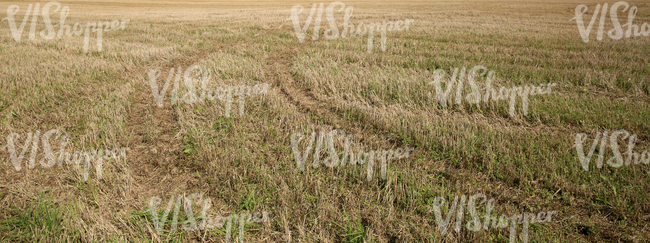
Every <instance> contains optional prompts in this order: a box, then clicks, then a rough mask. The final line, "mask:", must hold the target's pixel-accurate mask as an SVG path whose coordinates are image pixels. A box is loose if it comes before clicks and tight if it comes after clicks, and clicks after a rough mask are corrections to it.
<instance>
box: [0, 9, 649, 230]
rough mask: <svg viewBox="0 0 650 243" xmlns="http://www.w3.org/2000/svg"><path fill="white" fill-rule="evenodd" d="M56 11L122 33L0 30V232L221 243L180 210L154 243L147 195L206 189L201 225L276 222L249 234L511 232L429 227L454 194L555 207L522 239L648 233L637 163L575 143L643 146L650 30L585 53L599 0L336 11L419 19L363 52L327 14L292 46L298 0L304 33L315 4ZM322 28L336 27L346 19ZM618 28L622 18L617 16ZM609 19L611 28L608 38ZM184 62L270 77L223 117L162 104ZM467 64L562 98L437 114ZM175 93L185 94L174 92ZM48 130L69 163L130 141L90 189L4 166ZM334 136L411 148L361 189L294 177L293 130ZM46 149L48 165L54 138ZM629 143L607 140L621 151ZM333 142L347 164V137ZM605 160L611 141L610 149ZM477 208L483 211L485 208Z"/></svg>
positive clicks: (642, 168) (326, 173)
mask: <svg viewBox="0 0 650 243" xmlns="http://www.w3.org/2000/svg"><path fill="white" fill-rule="evenodd" d="M30 3H33V2H28V1H19V2H18V1H16V2H0V10H2V11H0V18H5V17H6V16H7V13H6V12H5V11H4V10H5V9H7V8H8V7H9V5H14V4H15V5H18V6H20V11H19V13H18V15H17V18H16V19H17V22H18V24H20V21H22V17H23V16H24V13H25V9H26V8H27V6H28V4H30ZM45 3H46V2H42V3H41V4H42V5H44V4H45ZM61 3H62V5H63V6H69V8H70V14H69V15H68V19H67V20H66V21H67V22H69V23H70V25H72V24H73V23H74V22H83V23H85V22H89V21H90V22H96V21H100V20H102V21H111V20H121V19H130V22H129V23H128V24H127V25H126V28H125V29H124V30H116V31H108V32H105V33H104V36H103V50H102V51H101V52H99V51H97V47H96V45H95V44H94V41H95V35H94V34H92V35H91V37H92V38H91V39H90V43H91V44H90V47H89V52H88V53H84V52H83V37H74V36H73V37H66V36H64V37H63V38H61V39H57V38H55V39H53V40H45V39H43V38H41V37H40V36H37V37H36V38H35V39H34V40H32V41H30V40H29V38H28V32H29V29H30V23H31V22H30V21H26V22H29V23H27V24H26V26H25V30H24V33H23V35H22V38H23V41H21V42H20V43H17V42H16V41H15V40H14V39H13V38H12V34H11V31H10V27H9V23H8V21H7V20H4V21H0V87H1V88H0V121H1V122H0V137H1V138H0V146H4V149H0V241H4V242H16V241H24V242H34V241H40V242H52V241H56V242H105V241H109V242H152V241H154V242H168V241H173V242H192V241H199V242H201V241H207V242H225V241H226V238H227V237H226V234H227V233H226V231H225V228H221V229H219V228H214V229H211V230H200V231H199V230H197V231H193V232H188V231H186V230H182V228H181V223H182V222H183V221H185V220H186V213H185V212H181V213H180V216H179V217H180V218H179V225H178V228H179V230H176V231H175V232H172V230H171V227H170V224H169V222H168V224H166V225H165V227H164V231H163V233H162V234H158V233H156V230H155V228H154V226H153V225H152V218H151V215H150V213H149V212H150V210H149V201H150V199H151V198H152V197H159V198H161V199H162V203H161V206H159V208H158V209H157V210H158V211H160V212H161V214H162V211H164V210H163V209H162V208H163V207H166V205H167V202H168V200H169V198H171V197H172V196H177V195H186V196H189V195H190V194H194V193H199V194H201V195H202V196H203V198H210V199H211V200H212V208H211V209H210V212H211V213H212V214H214V215H228V214H237V213H245V212H261V211H268V212H272V214H271V215H270V217H269V220H268V222H263V223H251V224H247V225H246V228H245V239H246V241H249V242H364V241H365V242H508V241H509V237H510V232H509V230H508V229H488V230H480V231H478V232H472V231H469V230H467V229H466V227H465V222H468V221H469V220H470V216H469V214H467V215H465V216H464V217H465V220H464V221H463V227H462V229H461V230H460V231H458V232H457V231H454V230H453V227H454V226H455V223H456V221H455V219H456V217H455V215H456V214H454V215H453V216H452V220H451V221H450V224H449V225H450V226H449V227H450V228H451V229H449V231H450V232H447V234H444V235H443V234H442V233H441V230H439V228H438V224H437V223H436V217H435V215H434V199H435V198H436V197H443V198H445V199H446V200H447V202H448V203H447V204H445V205H444V206H443V207H442V208H443V210H442V211H443V215H444V216H446V215H447V211H448V208H449V207H448V205H449V203H451V201H453V198H454V197H455V196H458V197H459V198H460V197H461V195H466V196H467V197H469V196H471V195H474V194H477V193H483V194H485V195H486V196H487V198H488V199H490V198H494V199H495V202H496V203H495V206H494V210H493V211H494V213H493V215H495V216H496V215H497V214H498V215H501V214H504V215H513V214H521V213H524V212H526V213H531V212H532V213H537V212H548V211H556V212H557V215H555V216H553V220H552V222H547V223H537V224H532V225H531V226H530V229H529V233H528V241H529V242H648V239H649V237H650V227H649V222H650V203H648V200H649V199H650V198H649V196H650V190H648V188H649V185H650V183H649V182H650V179H649V176H650V165H645V164H642V163H641V164H639V165H634V164H632V165H629V166H628V165H623V166H622V167H620V168H613V167H611V166H609V165H605V166H604V167H603V168H601V169H597V168H595V166H594V165H593V163H592V164H591V169H590V170H589V171H585V170H583V168H582V167H581V165H580V162H579V161H578V156H577V152H576V149H575V148H572V147H573V146H574V140H575V136H576V134H577V133H586V134H588V136H589V138H588V139H587V142H585V147H587V148H586V149H588V148H589V147H590V146H591V141H592V140H593V137H594V136H595V134H597V133H598V132H601V133H602V132H605V131H608V132H609V133H610V134H611V133H612V132H614V131H616V130H618V129H625V130H627V131H629V132H630V134H637V136H638V141H637V144H636V145H635V147H634V151H636V152H638V153H641V152H642V151H644V150H648V149H650V106H649V103H650V98H649V95H650V80H649V79H650V78H649V77H650V62H649V59H650V55H649V54H650V37H644V36H640V37H631V38H622V39H620V40H613V39H611V38H609V37H607V34H606V33H605V37H604V38H603V40H602V41H597V40H596V31H597V29H598V20H597V21H596V23H595V24H594V27H593V30H592V33H591V37H590V38H591V39H590V41H589V43H585V42H583V41H582V39H581V38H580V34H579V31H578V28H577V25H576V22H575V21H569V20H570V19H571V18H573V17H574V15H575V14H574V12H575V8H576V6H578V5H580V4H585V5H587V6H588V7H589V11H588V12H587V14H586V15H585V17H584V19H585V22H586V23H585V25H586V24H588V22H589V20H590V19H591V15H592V14H593V9H594V8H595V6H596V3H597V2H596V1H573V0H571V1H555V2H552V3H551V2H550V1H538V2H533V1H514V0H513V1H462V2H452V1H436V0H434V1H363V2H361V1H354V2H344V3H345V6H346V7H349V6H352V7H353V8H354V14H353V17H352V18H351V20H350V23H352V24H355V25H357V24H358V23H359V22H364V23H370V22H383V21H396V20H405V19H413V20H414V22H413V23H411V25H410V28H409V30H402V31H393V32H388V35H387V43H386V45H387V47H386V50H385V51H382V50H381V46H380V44H379V39H380V36H378V35H375V39H374V46H373V51H372V53H368V52H367V51H366V50H367V43H368V38H367V36H366V37H347V38H339V39H331V40H330V39H326V38H324V37H323V35H324V32H323V31H325V30H326V29H327V27H328V22H327V21H326V18H325V16H323V20H322V21H323V22H322V23H321V25H322V27H321V30H320V38H319V39H318V40H312V38H311V37H312V34H313V31H314V30H313V25H314V23H313V21H312V25H311V26H310V27H309V29H308V31H307V35H306V38H305V42H304V43H300V42H299V41H298V38H296V35H295V31H294V27H293V24H292V22H291V20H288V19H289V18H290V17H291V8H292V7H293V6H294V5H296V4H301V5H303V6H304V7H305V10H304V11H303V14H302V15H301V16H300V24H301V26H302V25H303V24H304V23H305V19H306V18H307V14H308V13H309V11H310V9H311V3H312V2H289V1H284V2H275V1H263V2H253V1H195V2H184V1H141V0H135V1H123V0H119V1H62V2H61ZM323 3H324V4H325V8H327V6H328V4H329V2H323ZM598 3H601V2H600V1H599V2H598ZM613 3H614V2H610V3H609V4H610V5H611V4H613ZM629 3H630V5H632V6H637V7H638V14H637V16H636V18H635V20H634V23H635V24H637V25H639V26H641V24H642V23H644V22H650V4H647V3H644V2H641V1H636V2H629ZM621 9H622V8H621ZM335 10H336V9H335ZM52 16H53V20H52V21H53V22H54V23H58V21H59V14H58V13H56V14H53V15H52ZM335 16H336V18H337V23H338V24H341V23H342V18H343V13H336V15H335ZM619 19H620V21H621V22H622V23H626V22H627V13H624V14H623V13H620V12H619ZM611 25H612V23H611V21H609V16H608V20H607V21H606V24H605V32H607V31H609V30H610V29H611ZM43 28H44V24H43V20H42V19H41V18H39V22H38V24H37V26H36V29H37V31H40V30H42V29H43ZM56 30H57V31H58V28H56ZM37 35H38V33H37ZM192 65H199V66H201V67H202V68H204V69H209V70H211V72H212V74H213V76H212V79H211V82H210V83H209V84H208V86H210V87H212V88H213V89H214V88H216V87H221V86H227V85H235V86H236V85H256V84H263V83H268V84H271V86H270V87H269V89H268V92H267V93H266V94H264V95H257V96H250V97H246V100H245V107H244V115H243V116H241V115H240V113H239V111H238V109H239V103H238V102H239V100H238V98H235V99H234V102H233V103H232V107H231V110H232V112H231V114H230V117H226V116H225V112H224V109H225V107H226V103H225V102H222V101H219V100H214V101H203V102H196V103H194V104H187V103H182V102H181V103H178V104H171V103H170V99H171V97H170V96H171V94H170V93H171V91H168V92H167V94H166V95H165V99H164V102H163V105H162V107H159V106H157V105H156V102H155V100H154V96H153V95H152V90H151V87H150V84H149V81H150V79H149V73H150V71H151V70H154V69H160V70H161V73H162V74H161V75H160V78H158V86H159V87H158V88H159V89H162V86H163V83H164V80H165V79H166V78H167V75H168V73H169V70H170V69H171V68H178V67H181V68H182V69H183V70H185V69H186V68H188V67H190V66H192ZM477 65H483V66H485V67H486V68H487V69H488V70H493V71H495V73H496V79H495V81H494V84H493V85H494V86H497V87H513V86H523V85H539V84H546V83H557V86H556V87H553V90H552V93H550V94H546V95H537V96H534V97H531V98H530V102H529V109H528V114H527V115H524V114H523V113H522V111H521V109H520V108H521V101H519V100H518V101H517V103H516V112H517V114H516V115H515V116H510V115H509V114H508V108H509V107H508V102H507V101H499V102H488V103H479V105H471V104H469V103H467V102H466V101H463V103H462V104H461V105H456V104H455V103H454V100H453V99H450V101H449V102H448V103H449V104H448V106H447V107H443V106H441V105H440V104H439V103H438V100H437V96H436V91H435V89H434V86H433V85H428V84H429V83H430V82H431V81H433V77H434V71H435V70H436V69H444V70H447V72H448V73H449V72H450V71H451V70H452V69H454V68H459V69H462V68H463V67H465V68H466V69H468V70H469V69H471V68H472V67H474V66H477ZM478 83H479V86H481V87H483V85H484V83H485V81H484V79H480V81H479V82H478ZM195 86H196V87H200V83H199V82H198V81H197V83H196V84H195ZM465 87H466V88H465V89H466V90H470V87H469V86H465ZM172 88H173V87H171V86H170V87H169V90H171V89H172ZM179 90H180V91H179V96H182V95H183V94H185V93H186V91H185V86H184V83H183V82H181V88H180V89H179ZM455 92H456V91H455V88H454V90H453V91H452V92H451V93H455ZM468 92H469V91H465V92H464V93H463V95H466V94H468ZM452 97H453V95H452ZM51 129H57V130H58V131H61V132H62V133H65V134H66V135H67V136H68V138H69V140H70V142H69V144H68V147H67V149H66V151H67V152H70V153H72V152H74V151H87V150H93V149H104V148H109V149H112V148H121V147H129V148H130V149H131V150H129V151H128V152H127V154H126V158H125V159H118V160H109V161H104V163H103V167H102V179H101V180H99V179H97V175H96V174H97V173H96V171H95V170H94V168H92V169H91V170H90V171H91V172H90V175H89V176H88V180H87V181H84V178H83V174H84V173H83V168H82V167H80V166H78V165H66V164H65V163H64V164H63V165H61V166H59V165H55V166H53V167H51V168H46V167H44V166H42V165H40V164H39V161H40V159H41V158H43V157H44V152H43V147H42V146H41V147H40V148H39V150H38V151H37V152H36V153H35V155H36V156H35V158H36V162H35V163H36V166H35V167H34V168H32V169H29V168H28V166H27V163H28V160H29V159H30V156H31V154H32V152H31V148H30V149H27V150H26V151H27V152H26V153H25V158H24V159H23V161H22V163H23V165H22V169H21V170H20V171H17V170H16V169H15V168H14V166H13V165H12V160H11V158H10V153H9V151H8V149H7V148H6V144H8V142H9V141H8V140H9V138H8V137H9V135H10V134H11V133H17V134H19V135H20V137H19V138H18V139H17V142H15V143H16V144H17V145H16V147H17V149H16V150H17V151H22V149H23V144H24V143H25V139H26V138H27V137H28V135H29V133H36V131H40V132H41V136H42V134H44V133H45V132H46V131H48V130H51ZM332 129H340V130H342V131H343V132H345V134H346V135H347V134H351V135H353V136H354V141H353V142H352V143H351V146H350V150H351V151H359V150H362V151H366V152H367V151H370V150H378V149H379V150H389V149H397V148H404V147H406V146H409V147H414V148H415V150H414V151H412V152H411V153H410V155H409V157H407V158H402V159H397V160H392V161H390V162H389V164H388V168H387V175H388V176H387V178H386V179H385V180H384V179H382V178H381V176H380V171H379V167H378V166H379V165H378V164H377V165H375V171H374V175H373V178H372V180H371V181H367V179H366V173H367V171H366V166H365V165H357V166H350V165H347V166H345V167H341V166H339V167H334V168H328V167H326V166H324V165H323V164H321V165H320V166H319V167H318V168H313V167H312V163H311V162H312V157H310V158H308V159H307V163H306V164H305V170H304V172H302V171H300V170H299V169H298V166H297V164H296V160H295V158H294V154H293V152H292V148H291V144H292V143H291V136H292V134H294V133H303V134H306V135H308V136H307V137H306V138H305V139H303V141H302V142H301V143H300V145H299V148H300V151H301V152H302V151H304V150H305V148H306V147H307V143H308V141H309V140H310V138H311V136H310V135H311V134H312V132H317V133H318V132H320V131H324V132H326V133H328V132H329V131H331V130H332ZM50 140H51V141H53V142H51V143H52V147H53V148H52V149H53V150H54V151H56V152H55V155H57V156H58V148H59V143H60V142H59V141H58V140H55V139H53V138H52V139H50ZM627 141H628V140H622V138H621V139H619V140H618V142H619V143H620V146H621V147H620V150H621V151H626V148H627ZM335 142H336V148H337V150H338V151H339V152H341V151H342V148H343V140H342V139H341V140H339V141H335ZM325 143H327V141H325V142H323V144H325ZM598 153H599V150H596V152H595V153H594V154H595V155H594V158H593V159H592V160H595V159H596V157H597V154H598ZM321 154H322V156H321V159H323V158H325V157H326V156H328V153H327V152H326V151H325V149H323V151H322V152H321ZM612 156H613V155H612V150H611V149H608V150H607V151H606V152H605V159H606V160H607V159H608V158H610V157H612ZM375 163H378V162H375ZM477 205H480V206H478V209H477V211H478V213H479V216H480V217H481V221H483V219H482V218H483V216H484V214H485V205H486V204H485V203H483V204H477ZM200 208H201V206H200V205H194V206H193V209H194V213H195V214H199V213H198V211H200ZM465 210H466V211H467V209H465ZM181 211H182V210H181ZM171 214H172V213H170V215H171ZM170 218H171V216H170ZM235 227H236V226H233V228H235ZM517 230H518V231H520V230H521V226H519V228H518V229H517ZM237 236H238V234H235V233H233V236H232V237H233V238H234V237H237ZM516 237H517V239H516V241H517V242H522V241H523V238H522V236H521V234H520V233H519V232H518V233H517V236H516Z"/></svg>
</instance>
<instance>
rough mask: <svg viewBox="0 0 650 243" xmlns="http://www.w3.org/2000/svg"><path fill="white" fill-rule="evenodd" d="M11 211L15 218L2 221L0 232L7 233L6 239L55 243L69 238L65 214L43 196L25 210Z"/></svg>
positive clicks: (16, 209) (14, 209)
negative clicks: (64, 223) (64, 221)
mask: <svg viewBox="0 0 650 243" xmlns="http://www.w3.org/2000/svg"><path fill="white" fill-rule="evenodd" d="M10 211H11V213H10V214H13V216H11V217H9V218H7V219H5V220H4V221H2V223H1V224H0V232H2V231H6V237H7V238H9V239H11V240H12V241H14V242H16V241H21V242H53V241H57V240H60V239H62V238H67V237H66V232H65V230H64V229H65V227H64V225H63V214H62V213H61V211H59V208H58V207H57V206H56V204H54V203H52V202H51V201H48V200H45V199H43V195H42V194H39V196H38V200H37V201H35V202H32V203H31V204H30V205H28V206H27V207H26V208H25V209H23V210H21V209H18V208H13V209H11V210H10Z"/></svg>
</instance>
